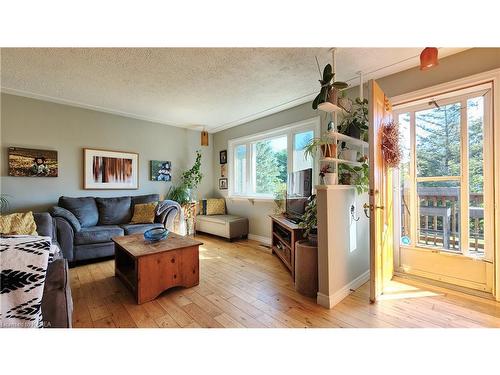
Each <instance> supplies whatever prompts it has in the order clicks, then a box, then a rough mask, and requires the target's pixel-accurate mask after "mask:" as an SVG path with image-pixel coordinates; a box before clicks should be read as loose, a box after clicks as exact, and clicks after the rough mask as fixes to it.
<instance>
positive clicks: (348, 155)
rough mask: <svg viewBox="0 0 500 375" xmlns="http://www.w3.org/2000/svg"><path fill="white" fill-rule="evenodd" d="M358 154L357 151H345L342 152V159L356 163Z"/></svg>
mask: <svg viewBox="0 0 500 375" xmlns="http://www.w3.org/2000/svg"><path fill="white" fill-rule="evenodd" d="M357 157H358V152H357V151H356V150H350V149H344V150H342V158H343V159H344V160H349V161H356V158H357Z"/></svg>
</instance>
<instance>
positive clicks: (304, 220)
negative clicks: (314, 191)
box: [299, 195, 318, 238]
mask: <svg viewBox="0 0 500 375" xmlns="http://www.w3.org/2000/svg"><path fill="white" fill-rule="evenodd" d="M299 227H301V228H302V229H304V237H305V238H310V236H311V234H316V232H317V228H318V209H317V205H316V195H313V196H311V198H310V200H309V203H308V204H307V207H306V210H305V212H304V214H303V215H302V217H301V220H300V224H299Z"/></svg>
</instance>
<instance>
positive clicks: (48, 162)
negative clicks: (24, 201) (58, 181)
mask: <svg viewBox="0 0 500 375" xmlns="http://www.w3.org/2000/svg"><path fill="white" fill-rule="evenodd" d="M57 174H58V164H57V151H53V150H38V149H33V148H20V147H9V176H15V177H57Z"/></svg>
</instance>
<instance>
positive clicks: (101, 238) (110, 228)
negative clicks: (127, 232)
mask: <svg viewBox="0 0 500 375" xmlns="http://www.w3.org/2000/svg"><path fill="white" fill-rule="evenodd" d="M123 235H124V231H123V229H122V228H120V227H119V226H118V225H99V226H94V227H86V228H82V230H81V231H79V232H76V233H75V245H85V244H92V243H100V242H109V241H111V238H112V237H117V236H123Z"/></svg>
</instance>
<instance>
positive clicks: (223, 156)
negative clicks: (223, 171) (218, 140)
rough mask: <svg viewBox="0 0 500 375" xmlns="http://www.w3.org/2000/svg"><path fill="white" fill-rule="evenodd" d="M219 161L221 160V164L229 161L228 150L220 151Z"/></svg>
mask: <svg viewBox="0 0 500 375" xmlns="http://www.w3.org/2000/svg"><path fill="white" fill-rule="evenodd" d="M219 161H220V164H226V163H227V150H222V151H220V152H219Z"/></svg>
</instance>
